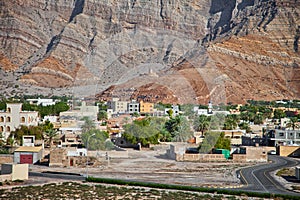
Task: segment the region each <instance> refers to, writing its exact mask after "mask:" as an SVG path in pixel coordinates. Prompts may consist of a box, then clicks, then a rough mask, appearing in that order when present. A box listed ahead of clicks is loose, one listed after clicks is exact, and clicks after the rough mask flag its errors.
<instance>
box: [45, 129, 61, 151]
mask: <svg viewBox="0 0 300 200" xmlns="http://www.w3.org/2000/svg"><path fill="white" fill-rule="evenodd" d="M45 136H46V137H47V140H48V144H49V146H50V148H52V144H53V139H54V138H55V137H56V136H58V132H57V130H55V129H53V128H49V129H47V130H46V131H45Z"/></svg>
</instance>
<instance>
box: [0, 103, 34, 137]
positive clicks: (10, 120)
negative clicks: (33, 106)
mask: <svg viewBox="0 0 300 200" xmlns="http://www.w3.org/2000/svg"><path fill="white" fill-rule="evenodd" d="M6 107H7V108H6V111H2V112H0V132H2V134H3V136H4V139H7V138H8V136H9V134H10V132H11V131H15V130H16V129H17V128H19V127H20V126H21V125H24V126H37V125H38V122H39V115H38V112H35V111H22V103H7V106H6Z"/></svg>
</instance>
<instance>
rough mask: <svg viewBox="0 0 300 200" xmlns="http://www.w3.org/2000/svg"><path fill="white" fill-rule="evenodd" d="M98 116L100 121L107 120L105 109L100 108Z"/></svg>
mask: <svg viewBox="0 0 300 200" xmlns="http://www.w3.org/2000/svg"><path fill="white" fill-rule="evenodd" d="M97 118H98V120H99V121H103V120H107V112H106V111H104V110H100V111H99V113H98V115H97Z"/></svg>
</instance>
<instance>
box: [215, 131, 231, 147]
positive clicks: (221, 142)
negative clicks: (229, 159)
mask: <svg viewBox="0 0 300 200" xmlns="http://www.w3.org/2000/svg"><path fill="white" fill-rule="evenodd" d="M214 147H215V148H216V149H228V150H230V149H231V147H230V139H228V138H225V133H224V132H222V133H221V134H220V136H219V137H218V140H217V142H216V144H215V146H214Z"/></svg>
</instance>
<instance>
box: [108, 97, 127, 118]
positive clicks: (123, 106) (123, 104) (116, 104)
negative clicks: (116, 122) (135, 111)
mask: <svg viewBox="0 0 300 200" xmlns="http://www.w3.org/2000/svg"><path fill="white" fill-rule="evenodd" d="M127 104H128V102H127V101H120V99H119V98H113V99H112V100H111V101H109V102H107V105H108V109H112V110H113V113H116V114H117V113H126V112H127Z"/></svg>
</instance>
